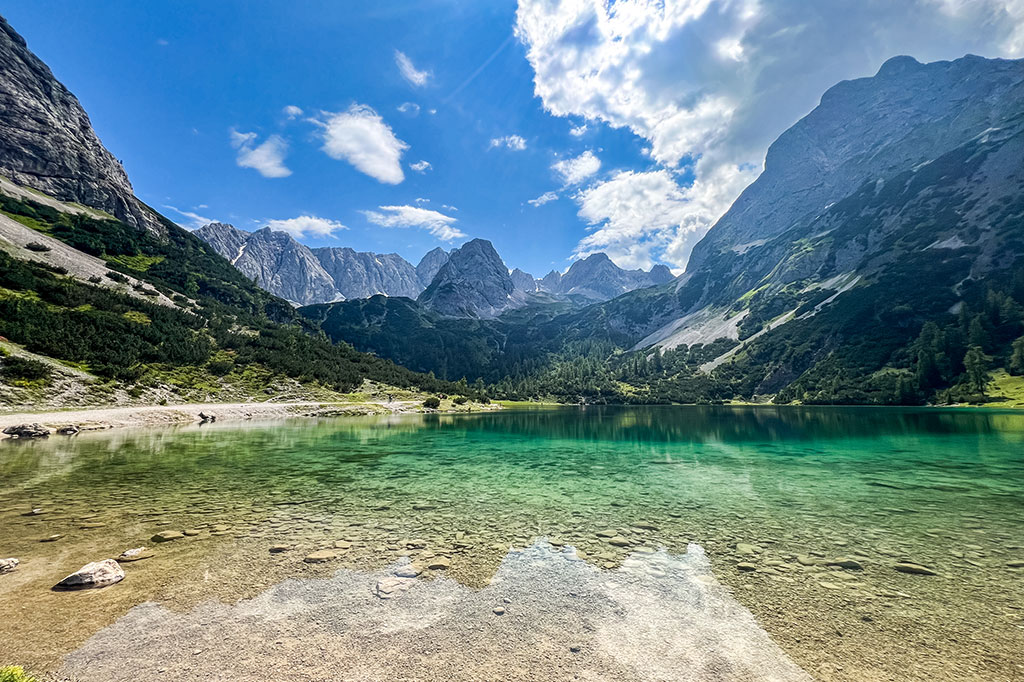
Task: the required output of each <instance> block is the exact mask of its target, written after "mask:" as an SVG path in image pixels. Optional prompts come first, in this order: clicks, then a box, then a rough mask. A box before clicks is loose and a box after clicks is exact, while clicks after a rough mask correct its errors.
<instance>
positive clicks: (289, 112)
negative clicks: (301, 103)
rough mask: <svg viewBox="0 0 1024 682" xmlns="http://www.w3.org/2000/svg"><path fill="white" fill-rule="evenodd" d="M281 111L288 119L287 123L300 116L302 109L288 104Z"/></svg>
mask: <svg viewBox="0 0 1024 682" xmlns="http://www.w3.org/2000/svg"><path fill="white" fill-rule="evenodd" d="M281 111H282V112H284V115H285V116H287V117H288V120H289V121H291V120H294V119H296V118H298V117H299V116H302V109H300V108H299V107H297V106H295V105H294V104H289V105H288V106H286V107H285V108H284V109H282V110H281Z"/></svg>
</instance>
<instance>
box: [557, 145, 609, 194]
mask: <svg viewBox="0 0 1024 682" xmlns="http://www.w3.org/2000/svg"><path fill="white" fill-rule="evenodd" d="M551 170H553V171H555V173H557V174H558V175H559V177H561V178H562V182H563V183H565V184H566V185H578V184H580V183H581V182H583V181H584V180H586V179H587V178H589V177H590V176H592V175H594V174H595V173H597V171H599V170H601V159H599V158H597V157H596V156H594V152H592V151H590V150H589V149H588V150H587V151H585V152H583V153H582V154H580V155H579V156H577V157H575V158H572V159H563V160H561V161H557V162H555V163H554V164H553V165H552V166H551Z"/></svg>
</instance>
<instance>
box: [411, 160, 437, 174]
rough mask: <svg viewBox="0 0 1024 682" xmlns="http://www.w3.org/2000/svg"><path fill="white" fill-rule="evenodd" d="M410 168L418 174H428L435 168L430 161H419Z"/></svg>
mask: <svg viewBox="0 0 1024 682" xmlns="http://www.w3.org/2000/svg"><path fill="white" fill-rule="evenodd" d="M409 168H411V169H412V170H414V171H416V172H417V173H426V172H427V171H428V170H431V169H432V168H433V166H431V165H430V162H429V161H417V162H416V163H410V164H409Z"/></svg>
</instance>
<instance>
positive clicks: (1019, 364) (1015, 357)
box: [1009, 336, 1024, 376]
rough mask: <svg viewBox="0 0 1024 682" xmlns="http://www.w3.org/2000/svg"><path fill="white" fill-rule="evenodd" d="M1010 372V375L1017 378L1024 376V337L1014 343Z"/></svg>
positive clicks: (1011, 352)
mask: <svg viewBox="0 0 1024 682" xmlns="http://www.w3.org/2000/svg"><path fill="white" fill-rule="evenodd" d="M1009 370H1010V374H1015V375H1017V376H1020V375H1021V374H1024V336H1022V337H1020V338H1019V339H1017V340H1016V341H1014V342H1013V346H1012V350H1011V351H1010V365H1009Z"/></svg>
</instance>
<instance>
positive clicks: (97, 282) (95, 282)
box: [89, 275, 103, 284]
mask: <svg viewBox="0 0 1024 682" xmlns="http://www.w3.org/2000/svg"><path fill="white" fill-rule="evenodd" d="M89 281H90V282H92V283H93V284H99V283H100V282H102V281H103V280H101V279H100V278H99V277H97V276H96V275H93V276H92V277H90V278H89Z"/></svg>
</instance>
